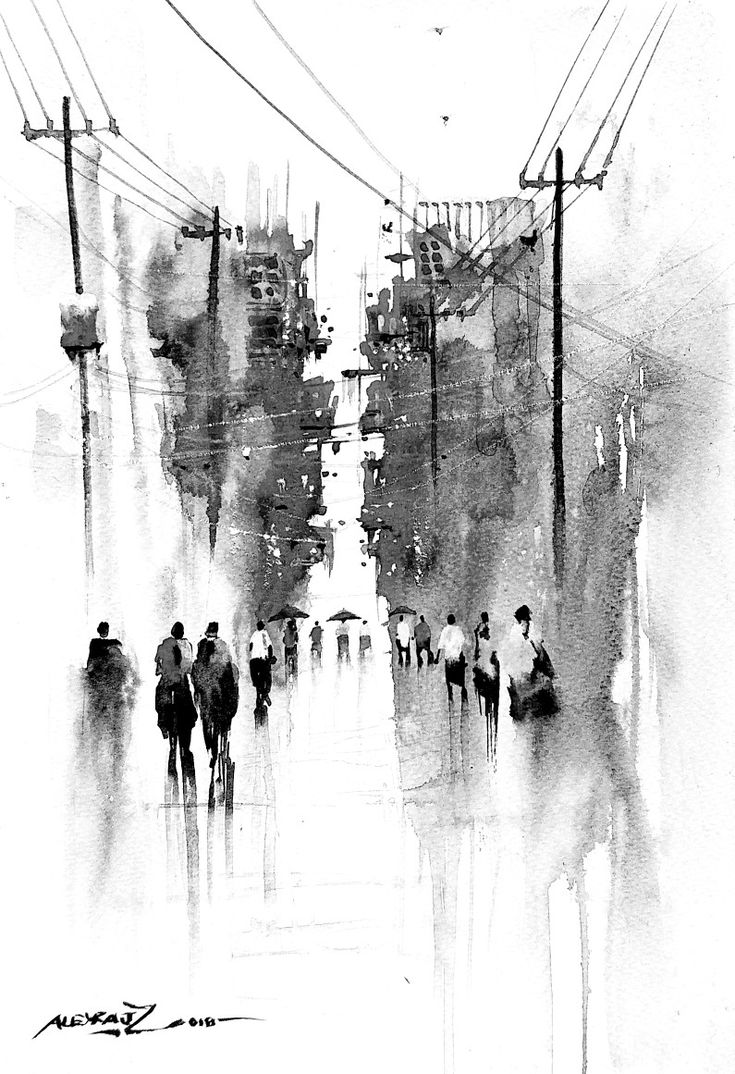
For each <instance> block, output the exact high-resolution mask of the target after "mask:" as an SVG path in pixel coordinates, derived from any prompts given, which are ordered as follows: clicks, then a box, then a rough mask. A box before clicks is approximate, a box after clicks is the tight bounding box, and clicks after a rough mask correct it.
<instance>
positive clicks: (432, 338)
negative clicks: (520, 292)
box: [429, 284, 439, 489]
mask: <svg viewBox="0 0 735 1074" xmlns="http://www.w3.org/2000/svg"><path fill="white" fill-rule="evenodd" d="M429 365H430V369H431V480H432V481H433V483H434V488H435V489H436V482H437V477H438V474H439V460H438V450H437V428H436V427H437V421H438V420H439V401H438V398H437V392H436V299H435V297H434V290H433V284H432V290H431V294H430V295H429Z"/></svg>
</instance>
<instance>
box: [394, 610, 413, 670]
mask: <svg viewBox="0 0 735 1074" xmlns="http://www.w3.org/2000/svg"><path fill="white" fill-rule="evenodd" d="M396 648H397V649H398V666H399V668H402V667H404V666H405V667H407V668H410V667H411V631H410V629H409V626H408V623H407V622H406V621H405V619H404V618H403V616H402V615H400V616H399V617H398V625H397V626H396ZM404 661H405V664H404Z"/></svg>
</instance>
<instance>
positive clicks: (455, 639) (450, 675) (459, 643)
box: [436, 612, 467, 702]
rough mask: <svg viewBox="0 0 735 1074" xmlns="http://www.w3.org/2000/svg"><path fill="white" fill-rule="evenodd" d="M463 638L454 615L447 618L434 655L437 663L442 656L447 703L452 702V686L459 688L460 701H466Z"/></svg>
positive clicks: (465, 664) (465, 667)
mask: <svg viewBox="0 0 735 1074" xmlns="http://www.w3.org/2000/svg"><path fill="white" fill-rule="evenodd" d="M464 646H465V636H464V633H463V632H462V628H461V627H459V626H457V620H456V619H455V617H454V615H452V614H451V612H450V614H449V615H448V616H447V625H446V626H445V627H444V629H443V630H442V632H441V634H440V635H439V647H438V649H437V653H436V659H437V663H438V662H439V660H440V659H441V655H442V653H443V654H444V673H445V677H446V682H447V694H448V696H449V701H450V702H451V701H452V700H453V693H452V686H459V687H460V689H461V691H462V700H463V701H466V700H467V688H466V687H465V684H464V677H465V671H466V670H467V659H466V657H465V655H464Z"/></svg>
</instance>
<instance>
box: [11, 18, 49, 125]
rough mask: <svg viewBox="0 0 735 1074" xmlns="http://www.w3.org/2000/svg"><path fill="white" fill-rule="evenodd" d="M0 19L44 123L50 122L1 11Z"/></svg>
mask: <svg viewBox="0 0 735 1074" xmlns="http://www.w3.org/2000/svg"><path fill="white" fill-rule="evenodd" d="M0 19H2V20H3V26H4V27H5V33H6V34H7V35H8V38H9V39H10V44H11V45H12V46H13V48H14V49H15V54H16V56H17V57H18V59H19V61H20V65H21V67H22V68H23V70H24V71H25V73H26V78H27V79H28V81H29V82H30V84H31V89H32V90H33V92H34V93H35V95H36V100H37V101H38V103H39V106H40V108H41V111H42V112H43V118H44V119H45V120H46V123H50V122H51V117H50V116H49V114H48V112H47V111H46V108H45V105H44V103H43V101H42V100H41V95H40V93H39V92H38V90H37V89H36V83H35V82H34V81H33V79H32V78H31V72H30V71H29V70H28V68H27V67H26V64H25V60H24V59H23V57H22V56H21V54H20V49H19V48H18V46H17V45H16V43H15V38H14V37H13V35H12V34H11V32H10V27H9V26H8V24H7V22H6V21H5V16H4V15H3V14H2V12H0ZM3 62H5V61H3ZM6 69H7V68H6ZM21 108H23V106H22V105H21ZM23 114H24V115H25V109H23ZM26 122H28V119H27V118H26Z"/></svg>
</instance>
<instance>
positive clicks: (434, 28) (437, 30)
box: [431, 26, 446, 37]
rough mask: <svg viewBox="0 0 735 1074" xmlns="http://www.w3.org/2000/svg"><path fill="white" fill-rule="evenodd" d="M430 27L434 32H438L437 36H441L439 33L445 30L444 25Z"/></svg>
mask: <svg viewBox="0 0 735 1074" xmlns="http://www.w3.org/2000/svg"><path fill="white" fill-rule="evenodd" d="M431 29H432V30H433V31H434V33H435V34H439V37H441V35H442V34H443V33H444V31H445V30H446V26H432V27H431Z"/></svg>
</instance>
